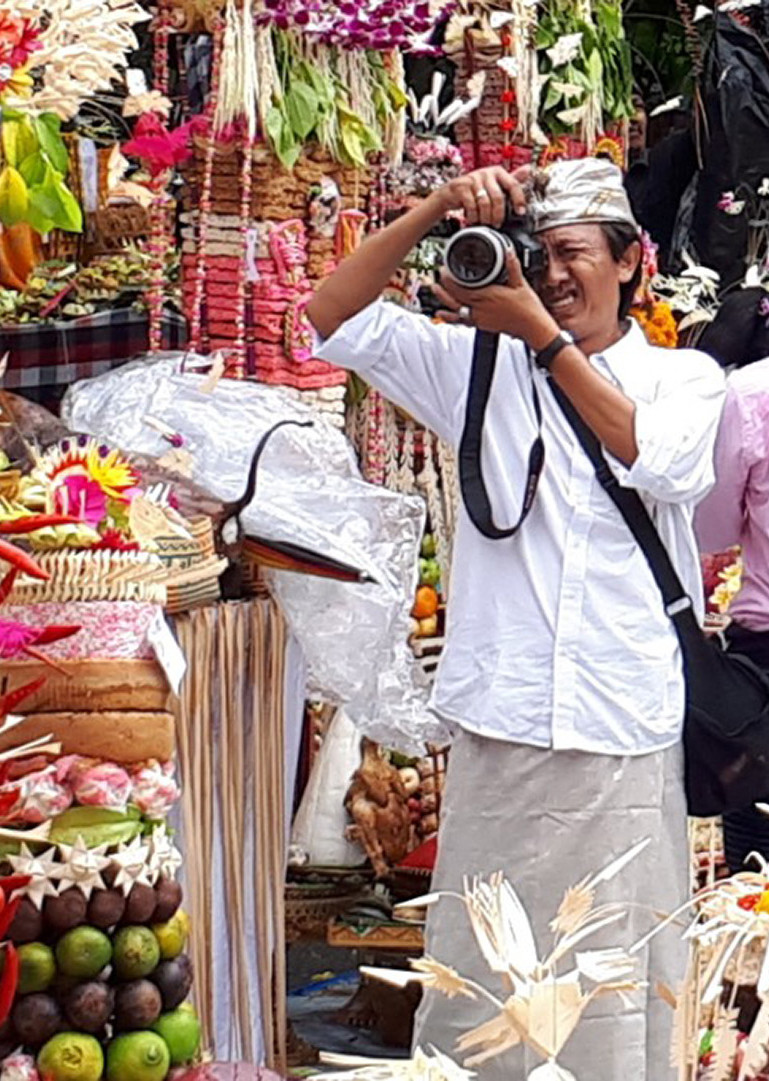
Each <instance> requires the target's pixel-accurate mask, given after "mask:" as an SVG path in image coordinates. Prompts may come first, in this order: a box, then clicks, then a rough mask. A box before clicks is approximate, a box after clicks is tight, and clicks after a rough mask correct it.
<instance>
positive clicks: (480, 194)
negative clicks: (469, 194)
mask: <svg viewBox="0 0 769 1081" xmlns="http://www.w3.org/2000/svg"><path fill="white" fill-rule="evenodd" d="M475 198H476V199H490V198H491V196H490V195H489V193H488V192H487V191H486V189H485V188H478V190H477V192H476V193H475Z"/></svg>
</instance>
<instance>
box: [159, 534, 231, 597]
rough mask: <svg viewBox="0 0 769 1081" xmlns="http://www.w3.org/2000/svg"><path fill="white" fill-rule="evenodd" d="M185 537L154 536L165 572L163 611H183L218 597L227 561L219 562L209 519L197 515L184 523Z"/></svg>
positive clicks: (221, 560) (220, 560)
mask: <svg viewBox="0 0 769 1081" xmlns="http://www.w3.org/2000/svg"><path fill="white" fill-rule="evenodd" d="M187 527H188V530H189V534H190V535H189V537H180V536H178V535H173V536H168V537H158V538H157V545H158V556H159V558H160V559H161V560H162V561H163V564H164V566H165V571H166V580H165V585H166V593H167V598H166V611H168V612H170V613H171V614H172V615H178V614H179V613H180V612H187V611H189V610H190V609H192V608H199V607H201V606H202V605H206V604H215V603H216V602H217V601H218V600H220V598H221V592H220V589H219V578H220V577H221V575H222V574H223V573H224V571H225V570H226V569H227V560H226V559H219V558H218V556H217V554H216V547H215V544H214V529H213V523H212V521H211V519H210V518H207V517H204V516H201V517H198V518H193V519H192V520H191V521H189V522H188V523H187Z"/></svg>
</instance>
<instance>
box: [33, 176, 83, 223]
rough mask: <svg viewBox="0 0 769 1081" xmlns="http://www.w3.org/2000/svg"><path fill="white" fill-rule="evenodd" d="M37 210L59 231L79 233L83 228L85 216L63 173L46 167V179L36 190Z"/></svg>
mask: <svg viewBox="0 0 769 1081" xmlns="http://www.w3.org/2000/svg"><path fill="white" fill-rule="evenodd" d="M34 205H35V209H36V211H37V213H38V215H40V216H41V217H44V218H47V219H49V220H50V221H51V222H52V224H53V225H55V226H56V228H57V229H63V230H64V231H65V232H68V233H79V232H81V231H82V228H83V214H82V211H81V210H80V206H79V205H78V201H77V199H76V198H75V196H74V195H73V194H72V192H71V191H70V190H69V188H68V187H67V185H66V184H65V183H64V178H63V176H62V175H61V173H57V172H56V170H55V169H52V168H51V166H50V165H48V166H46V171H45V178H44V179H43V182H42V183H41V184H38V185H37V186H36V187H35V189H34Z"/></svg>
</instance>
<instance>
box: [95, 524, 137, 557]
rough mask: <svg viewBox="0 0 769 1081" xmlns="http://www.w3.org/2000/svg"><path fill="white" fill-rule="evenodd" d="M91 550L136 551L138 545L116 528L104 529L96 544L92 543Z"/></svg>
mask: <svg viewBox="0 0 769 1081" xmlns="http://www.w3.org/2000/svg"><path fill="white" fill-rule="evenodd" d="M91 551H94V552H99V551H109V552H138V551H139V545H138V544H137V543H136V541H130V540H128V539H127V538H126V537H125V536H124V535H123V534H122V533H120V532H119V531H118V530H117V529H105V530H104V532H103V533H102V535H101V540H100V541H99V543H98V544H94V545H93V547H92V548H91Z"/></svg>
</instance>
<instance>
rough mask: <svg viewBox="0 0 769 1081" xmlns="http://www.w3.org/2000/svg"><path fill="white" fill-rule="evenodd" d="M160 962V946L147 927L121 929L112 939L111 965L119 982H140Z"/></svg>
mask: <svg viewBox="0 0 769 1081" xmlns="http://www.w3.org/2000/svg"><path fill="white" fill-rule="evenodd" d="M159 962H160V944H159V943H158V940H157V939H156V938H155V935H154V934H153V933H152V931H151V930H150V929H149V927H141V926H139V925H137V926H135V927H121V928H120V930H119V931H118V933H117V934H116V935H115V939H114V952H113V957H112V963H113V964H114V966H115V972H116V973H117V975H118V976H119V977H120V979H121V980H140V979H142V978H143V977H144V976H149V974H150V973H151V972H154V971H155V969H156V968H157V967H158V963H159Z"/></svg>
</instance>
